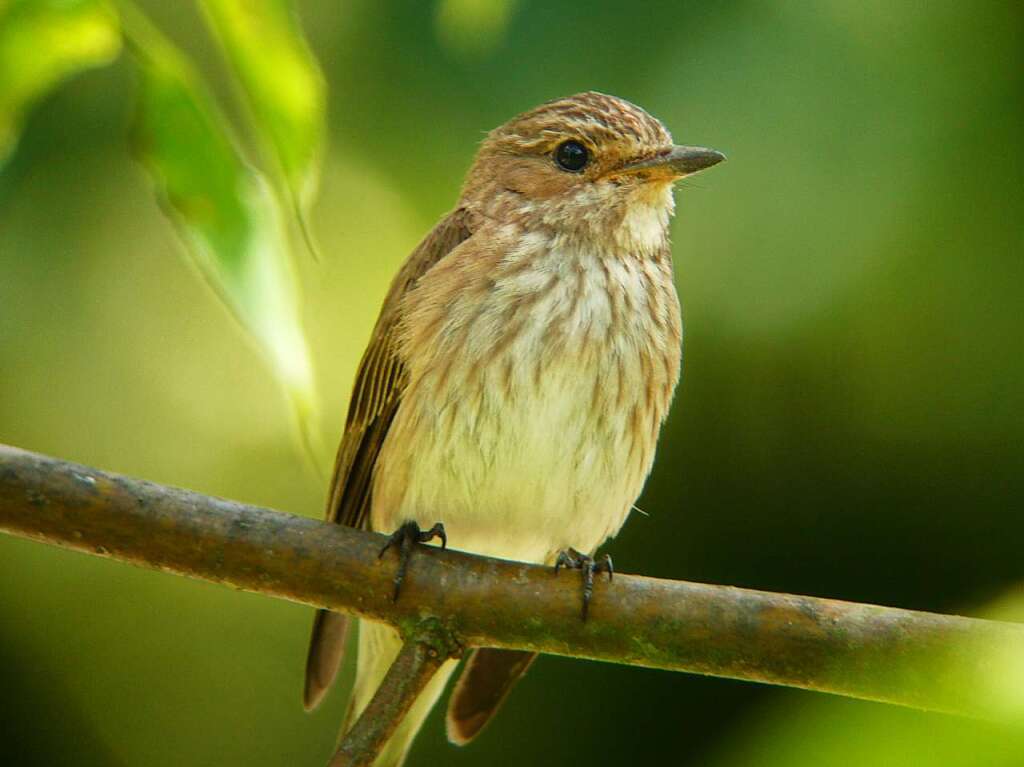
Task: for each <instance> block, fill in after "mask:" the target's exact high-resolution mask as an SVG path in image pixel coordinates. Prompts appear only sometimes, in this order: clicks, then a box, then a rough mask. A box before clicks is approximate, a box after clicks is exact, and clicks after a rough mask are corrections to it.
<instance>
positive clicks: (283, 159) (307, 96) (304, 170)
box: [200, 0, 325, 227]
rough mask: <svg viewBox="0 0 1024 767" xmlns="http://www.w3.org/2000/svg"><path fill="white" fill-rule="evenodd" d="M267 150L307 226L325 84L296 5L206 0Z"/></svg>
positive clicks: (265, 0)
mask: <svg viewBox="0 0 1024 767" xmlns="http://www.w3.org/2000/svg"><path fill="white" fill-rule="evenodd" d="M200 4H201V6H202V8H203V10H204V12H205V14H206V18H207V20H208V21H209V24H210V27H211V28H212V29H213V31H214V34H215V36H216V37H217V39H218V40H219V42H220V44H221V46H222V47H223V49H224V52H225V54H226V55H227V58H228V61H229V62H230V64H231V67H232V69H233V70H234V73H235V75H236V77H237V80H238V82H239V84H240V85H241V87H242V91H243V93H244V95H245V100H246V103H247V104H248V106H249V109H250V114H251V117H252V121H253V126H254V128H255V132H256V135H257V138H258V140H259V141H260V143H261V145H262V147H263V149H264V151H265V152H266V153H267V154H268V155H270V156H271V157H272V158H274V159H275V160H276V162H277V165H278V167H279V168H280V170H281V172H282V174H283V177H284V181H285V184H286V187H287V191H288V194H289V196H290V198H291V200H292V203H293V205H294V206H295V209H296V212H297V213H298V215H299V218H300V222H301V223H302V224H303V226H304V227H305V221H306V219H307V216H306V213H307V211H308V209H309V205H310V204H311V203H312V201H313V197H314V195H315V194H316V188H317V182H318V178H319V163H320V155H321V150H322V146H323V139H324V102H325V86H324V79H323V76H322V74H321V72H320V69H319V67H318V66H317V62H316V59H315V58H314V57H313V55H312V53H311V52H310V50H309V46H308V45H307V44H306V41H305V38H304V37H303V35H302V30H301V29H300V27H299V24H298V20H297V17H296V15H295V12H294V8H293V7H292V3H291V1H290V0H201V3H200Z"/></svg>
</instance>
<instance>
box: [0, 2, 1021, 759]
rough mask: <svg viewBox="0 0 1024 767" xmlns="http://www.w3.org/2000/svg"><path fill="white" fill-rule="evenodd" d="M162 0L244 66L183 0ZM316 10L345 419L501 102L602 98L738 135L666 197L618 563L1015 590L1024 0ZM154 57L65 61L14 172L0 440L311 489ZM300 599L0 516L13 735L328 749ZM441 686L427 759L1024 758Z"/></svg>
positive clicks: (192, 42) (568, 686)
mask: <svg viewBox="0 0 1024 767" xmlns="http://www.w3.org/2000/svg"><path fill="white" fill-rule="evenodd" d="M3 5H4V4H3V3H0V9H2V8H3ZM141 5H142V7H143V8H145V9H146V11H147V12H148V13H149V14H150V15H151V17H152V19H153V20H154V21H155V23H156V24H157V26H158V27H159V28H160V29H162V30H163V31H164V33H165V34H167V35H168V36H169V37H170V38H172V39H173V40H174V41H175V42H176V43H177V44H178V45H179V46H180V47H181V48H182V49H183V50H185V51H186V52H187V53H188V54H189V55H190V56H192V57H193V58H194V59H195V61H196V62H197V63H198V66H199V67H200V69H201V70H202V71H203V72H204V74H205V75H206V76H207V77H209V78H210V79H211V80H212V82H213V83H214V85H215V88H216V89H217V92H218V93H220V94H222V95H227V96H230V87H229V84H228V83H227V81H226V78H225V76H224V74H223V72H224V67H223V60H222V58H221V57H220V54H219V52H218V51H217V49H216V46H215V45H213V44H212V42H211V41H210V39H209V37H208V35H207V34H206V30H205V28H204V26H203V24H202V22H201V19H200V16H199V15H198V14H197V13H196V12H195V9H194V8H193V7H192V6H191V5H190V4H187V3H159V2H156V1H155V0H153V1H152V2H146V3H142V4H141ZM299 10H300V15H301V18H302V21H303V25H304V28H305V30H306V33H307V36H308V39H309V41H310V45H311V47H312V50H313V51H314V53H315V55H316V57H317V59H318V60H319V62H320V65H321V67H322V68H323V71H324V74H325V77H326V81H327V85H328V93H329V97H328V99H329V100H328V125H329V139H328V150H327V153H326V156H325V158H324V166H323V174H322V182H321V187H320V194H319V198H318V201H317V203H316V205H315V206H314V208H313V211H312V218H311V222H312V228H313V230H314V232H315V234H316V237H317V239H318V241H319V245H320V250H321V252H322V258H321V261H320V262H319V263H315V262H313V260H312V259H311V258H309V257H308V255H307V254H305V253H303V252H302V251H301V250H300V251H299V264H298V267H299V274H300V278H301V282H302V285H303V289H304V294H305V302H304V304H303V316H304V321H305V324H306V328H307V332H308V334H309V338H310V346H311V350H312V355H313V358H314V361H315V365H316V375H317V382H318V384H319V389H320V391H321V394H322V400H323V414H322V418H321V420H320V426H319V429H320V432H321V434H322V438H323V441H324V443H325V444H326V445H330V446H333V443H335V442H336V440H337V437H338V434H339V433H340V425H341V422H342V419H343V415H344V408H345V405H346V400H347V396H348V390H349V387H350V385H351V381H352V378H353V375H354V371H355V366H356V363H357V361H358V357H359V355H360V353H361V351H362V349H363V346H364V344H365V342H366V340H367V337H368V334H369V331H370V328H371V326H372V323H373V321H374V319H375V315H376V311H377V308H378V305H379V302H380V301H381V298H382V296H383V293H384V291H385V289H386V286H387V284H388V281H389V279H390V276H391V275H392V274H393V273H394V271H395V270H396V268H397V266H398V264H399V263H400V262H401V261H402V259H403V258H404V257H405V255H406V254H407V253H408V252H409V251H410V250H411V248H412V247H413V246H414V245H415V244H416V242H417V241H418V239H419V238H420V237H421V236H422V235H423V234H424V233H425V232H426V231H427V230H428V229H429V228H430V227H431V226H432V225H433V223H434V222H435V221H436V219H437V218H438V217H439V216H440V215H441V214H442V213H443V212H444V211H445V210H446V209H448V208H449V207H450V206H451V205H452V203H453V202H454V200H455V198H456V196H457V194H458V190H459V186H460V182H461V178H462V175H463V173H464V171H465V169H466V168H467V165H468V163H469V162H470V159H471V157H472V155H473V152H474V149H475V146H476V145H477V143H478V142H479V140H480V138H481V136H482V133H483V132H484V131H486V130H487V129H489V128H491V127H493V126H495V125H497V124H499V123H501V122H503V121H504V120H506V119H507V118H508V117H510V116H511V115H513V114H515V113H517V112H519V111H522V110H524V109H527V108H529V107H531V106H533V105H535V104H536V103H538V102H541V101H543V100H546V99H549V98H552V97H556V96H560V95H564V94H568V93H572V92H575V91H580V90H586V89H597V90H602V91H606V92H609V93H614V94H616V95H620V96H623V97H625V98H628V99H630V100H632V101H634V102H636V103H638V104H640V105H642V106H644V107H645V108H647V109H648V110H649V111H651V112H652V113H653V114H655V115H656V116H658V117H660V118H661V119H662V120H663V121H665V122H666V123H667V124H668V125H669V126H670V128H671V130H672V131H673V133H674V135H675V137H676V139H677V140H679V141H683V142H686V143H700V144H705V145H708V146H713V147H716V148H719V149H722V150H723V151H725V152H726V153H727V154H728V155H729V158H730V160H729V162H728V163H727V164H725V165H724V166H721V167H718V168H715V169H714V170H713V171H712V172H709V173H707V174H705V175H701V176H700V177H698V178H696V179H694V180H692V181H690V182H687V183H684V184H682V185H681V187H680V189H679V191H678V195H677V201H678V215H677V218H676V221H675V223H674V225H673V238H674V242H675V255H676V263H677V284H678V288H679V292H680V294H681V297H682V300H683V304H684V312H685V321H686V328H687V335H686V350H685V365H684V376H683V383H682V386H681V389H680V391H679V394H678V397H677V399H676V403H675V406H674V409H673V412H672V416H671V419H670V420H669V423H668V426H667V428H666V430H665V433H664V436H663V439H662V443H661V448H660V452H659V455H658V460H657V464H656V466H655V470H654V474H653V476H652V477H651V479H650V481H649V483H648V486H647V489H646V491H645V493H644V496H643V498H642V499H641V500H640V502H639V506H640V507H641V508H642V509H644V510H645V511H646V512H648V514H649V516H642V515H638V514H634V515H633V517H632V519H631V520H630V522H629V523H628V524H627V526H626V528H625V530H624V531H623V533H622V534H621V535H620V536H619V537H618V538H617V539H616V540H615V541H613V542H612V543H611V544H610V545H609V546H608V547H607V550H608V551H610V552H611V553H613V555H614V557H615V562H616V566H617V568H618V569H620V570H622V571H627V572H640V573H646V574H651V575H656V576H663V577H671V578H686V579H694V580H701V581H708V582H716V583H725V584H733V585H740V586H750V587H756V588H764V589H773V590H784V591H790V592H797V593H806V594H815V595H822V596H830V597H837V598H843V599H850V600H858V601H871V602H878V603H883V604H890V605H898V606H903V607H910V608H920V609H928V610H938V611H950V612H952V611H958V612H967V613H973V614H980V613H988V614H991V613H992V611H993V610H995V611H997V612H998V614H1001V615H1005V616H1010V617H1013V616H1017V617H1021V616H1024V610H1022V609H1021V608H1020V604H1021V589H1020V584H1021V583H1022V581H1024V559H1022V541H1024V515H1022V514H1021V507H1022V503H1024V354H1022V346H1024V342H1022V332H1024V302H1022V292H1024V184H1022V178H1024V45H1022V44H1021V37H1020V31H1021V29H1022V28H1024V6H1021V5H1020V4H1019V3H1014V2H1002V3H1000V2H979V3H957V2H945V1H939V2H933V3H916V2H877V1H872V2H853V1H852V0H828V1H827V2H820V3H803V2H769V0H734V1H732V2H718V3H702V2H678V1H675V2H665V3H645V4H626V3H620V2H611V1H601V2H593V3H588V4H586V5H581V4H579V3H574V2H569V1H568V0H548V1H546V2H536V1H534V0H519V1H518V2H515V1H514V0H444V1H443V2H440V3H438V2H371V1H370V0H350V1H349V2H344V3H338V2H321V1H319V0H318V1H314V0H305V1H304V2H300V3H299ZM0 23H2V22H0ZM134 86H135V82H134V78H133V75H132V71H131V67H130V66H129V64H128V63H127V62H126V61H125V60H124V57H121V58H120V59H118V60H117V61H115V62H114V63H113V64H111V65H110V66H105V67H101V68H96V69H92V70H90V71H87V72H84V73H82V74H80V75H77V76H75V77H74V78H72V79H69V80H68V81H66V82H64V83H63V84H62V85H61V86H60V87H59V88H57V89H56V90H55V91H54V92H52V93H51V94H50V95H48V96H47V97H46V98H45V99H44V100H43V101H42V102H41V103H40V104H39V105H38V106H37V107H36V108H35V109H34V110H33V111H32V113H31V114H30V115H29V117H28V120H27V123H26V124H25V129H24V135H23V136H22V138H21V141H20V145H19V146H18V148H17V151H16V152H15V153H14V154H13V155H12V156H11V158H10V159H9V160H8V162H7V164H6V167H4V168H3V170H2V172H0V441H2V442H5V443H8V444H12V445H17V446H20V447H24V448H27V449H31V450H36V451H41V452H44V453H49V454H52V455H56V456H61V457H64V458H68V459H72V460H76V461H81V462H84V463H87V464H91V465H96V466H99V467H102V468H105V469H109V470H114V471H118V472H122V473H127V474H132V475H137V476H141V477H146V478H149V479H153V480H156V481H160V482H165V483H171V484H175V485H180V486H184V487H188V488H193V489H196V490H200V491H203V492H207V493H212V494H217V495H222V496H227V497H231V498H237V499H241V500H244V501H249V502H253V503H258V504H264V505H268V506H272V507H275V508H279V509H283V510H287V511H291V512H295V513H300V514H306V515H310V516H319V515H320V513H321V506H322V496H323V494H324V485H323V482H322V479H321V478H319V477H318V476H317V474H316V473H315V472H313V471H311V470H310V468H309V467H308V465H307V464H306V463H304V461H303V459H302V457H301V453H300V451H299V450H298V449H297V448H296V447H295V441H294V439H293V429H292V423H291V420H290V416H289V411H288V407H287V405H286V402H285V400H284V398H283V397H282V394H281V390H280V388H279V386H278V385H277V383H276V382H275V380H274V378H273V376H272V375H271V373H270V372H269V369H268V367H267V365H266V364H265V362H264V360H263V359H262V358H261V357H260V356H259V354H258V353H257V352H256V351H255V349H254V347H253V345H252V344H251V343H249V341H248V340H247V339H246V338H245V337H244V335H243V333H242V332H241V330H240V329H239V327H238V325H237V323H235V322H234V321H233V320H232V318H231V317H230V316H229V314H228V313H227V312H226V311H225V309H224V306H223V305H222V304H221V303H220V302H219V301H218V300H217V297H216V296H215V294H214V293H213V291H211V290H210V289H209V288H208V287H207V285H205V284H204V283H203V281H202V280H201V279H199V277H198V276H197V274H196V272H195V270H194V269H193V268H192V267H190V266H189V265H188V264H187V263H186V261H185V260H184V259H183V258H182V257H181V245H180V242H179V240H178V238H177V237H176V235H175V232H174V229H173V227H172V226H171V225H170V224H169V223H168V221H167V219H166V218H165V217H164V216H163V214H162V213H161V211H160V209H159V207H158V205H157V204H156V202H155V199H154V195H153V193H152V189H151V185H150V184H149V182H148V181H147V179H146V177H145V175H144V173H143V172H142V171H141V170H140V168H139V166H138V165H137V164H136V163H135V162H134V161H133V160H132V159H131V157H130V155H129V153H128V151H127V139H126V134H127V126H128V123H129V121H130V114H131V111H132V101H133V96H132V94H133V88H134ZM329 450H330V448H328V452H329ZM320 457H321V460H322V461H323V462H324V463H327V462H329V460H330V456H329V455H328V454H327V452H325V453H324V454H322V455H321V456H320ZM311 617H312V610H310V609H305V608H302V607H299V606H296V605H292V604H287V603H284V602H279V601H275V600H271V599H267V598H262V597H259V596H254V595H249V594H241V593H234V592H231V591H229V590H227V589H223V588H219V587H215V586H212V585H207V584H203V583H197V582H190V581H186V580H184V579H180V578H174V577H170V576H166V575H161V574H157V573H151V572H145V571H142V570H138V569H134V568H131V567H128V566H125V565H120V564H117V563H112V562H109V561H103V560H99V559H96V558H90V557H85V556H81V555H77V554H73V553H68V552H64V551H60V550H57V549H55V548H50V547H45V546H42V545H38V544H33V543H28V542H25V541H20V540H14V539H11V538H0V722H2V724H0V732H4V731H6V733H7V734H6V735H5V736H4V737H3V741H2V742H3V744H4V745H3V746H2V753H3V754H4V756H3V760H2V761H4V762H5V763H9V764H20V765H36V764H39V765H43V764H45V765H57V764H59V765H74V766H75V767H77V766H78V765H97V766H103V767H113V766H115V765H146V766H147V767H149V766H152V767H158V766H161V765H168V766H170V765H182V764H195V765H207V764H209V765H213V764H217V765H235V764H245V765H249V766H250V767H256V766H257V765H283V764H289V765H316V764H322V763H324V761H325V760H326V756H327V754H328V753H329V751H330V749H331V747H332V745H333V743H334V737H335V730H336V726H337V724H338V721H339V719H340V717H341V714H342V711H343V709H344V705H345V691H344V690H340V691H338V692H337V693H335V694H334V695H333V696H332V697H331V699H330V700H329V701H328V703H327V705H325V706H324V707H323V708H322V709H321V710H320V711H318V712H317V713H316V714H314V715H307V714H305V713H304V712H303V711H302V707H301V705H300V688H301V675H302V665H303V660H304V655H305V649H306V642H307V636H308V628H309V623H310V620H311ZM345 684H347V679H346V680H345ZM343 686H344V684H343ZM441 713H442V712H441V711H438V712H435V714H434V716H433V717H432V718H431V720H430V721H429V722H428V723H427V725H426V727H425V729H424V731H423V732H422V734H421V736H420V738H419V739H418V741H417V743H416V746H415V749H414V752H413V755H412V758H411V759H410V764H411V765H483V764H486V765H521V764H537V765H548V764H551V765H554V764H576V763H579V764H594V765H598V764H599V765H605V764H607V765H622V764H664V765H713V766H721V767H727V766H729V767H732V766H735V765H744V766H746V765H751V766H753V765H846V764H879V765H889V764H907V765H918V764H920V765H1014V764H1021V763H1024V736H1022V735H1021V734H1020V732H1019V731H1015V730H1014V729H1012V728H1004V727H997V726H994V725H986V724H981V723H976V722H968V721H963V720H958V719H954V718H951V717H944V716H938V715H928V714H923V713H917V712H912V711H904V710H897V709H894V708H890V707H886V706H880V705H875V704H870V703H861V702H854V701H848V700H842V699H838V698H832V697H828V696H822V695H812V694H809V693H799V692H794V691H786V690H781V689H772V688H767V687H759V686H755V685H750V684H742V683H737V682H730V681H723V680H717V679H702V678H697V677H689V676H684V675H679V674H669V673H658V672H653V671H644V670H638V669H632V668H623V667H615V666H606V665H601V664H593V663H585V662H574V661H571V660H567V659H558V658H543V659H541V661H540V662H539V663H538V664H537V665H536V666H535V667H534V669H533V670H532V671H531V673H530V674H529V675H528V676H527V678H526V679H525V680H524V681H523V683H522V684H521V685H520V686H519V688H518V689H517V691H516V694H515V695H514V696H513V697H512V698H511V699H510V700H509V702H508V704H507V706H506V707H505V709H504V710H503V712H502V713H501V715H500V716H499V717H498V719H497V720H496V721H495V722H494V723H493V725H492V726H491V727H490V728H489V729H488V730H487V731H486V733H485V734H484V735H483V736H482V737H481V738H480V739H479V740H478V741H477V742H476V743H474V744H473V745H472V746H470V747H469V748H466V749H461V750H460V749H455V748H454V747H451V746H449V745H448V744H447V743H446V742H445V739H444V733H443V720H442V717H441Z"/></svg>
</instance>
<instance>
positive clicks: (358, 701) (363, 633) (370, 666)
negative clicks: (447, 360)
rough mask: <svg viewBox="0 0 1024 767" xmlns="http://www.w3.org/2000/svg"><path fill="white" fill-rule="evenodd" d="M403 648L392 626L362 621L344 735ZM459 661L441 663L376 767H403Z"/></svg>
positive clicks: (374, 765) (385, 748)
mask: <svg viewBox="0 0 1024 767" xmlns="http://www.w3.org/2000/svg"><path fill="white" fill-rule="evenodd" d="M401 647H402V639H401V637H400V636H399V635H398V632H397V631H395V630H394V629H393V628H391V627H390V626H386V625H384V624H383V623H374V622H372V621H365V620H361V621H359V655H358V657H357V659H356V681H355V686H354V687H353V688H352V698H351V700H350V702H349V704H348V712H347V713H346V714H345V724H344V726H343V727H342V730H341V732H342V735H344V734H345V732H347V731H348V728H349V727H351V726H352V724H353V723H354V722H355V721H356V719H358V718H359V714H361V713H362V711H363V709H364V708H366V706H367V705H368V704H369V702H370V699H371V698H372V697H373V694H374V693H375V692H376V691H377V688H378V687H379V686H380V683H381V681H383V679H384V675H385V674H386V673H387V671H388V668H390V666H391V663H392V662H393V661H394V660H395V657H396V656H397V655H398V651H399V650H400V649H401ZM457 663H458V662H457V661H454V660H449V661H446V662H445V663H444V665H442V666H441V668H440V670H439V671H438V672H437V674H436V675H435V676H434V678H433V679H431V680H430V682H429V683H428V684H427V686H426V688H425V689H424V690H423V692H422V693H420V696H419V697H418V698H417V699H416V702H415V703H413V704H412V708H411V709H410V710H409V713H408V714H407V715H406V716H405V718H404V719H403V720H402V722H401V724H399V725H398V729H397V730H395V733H394V735H392V736H391V739H390V740H389V741H388V743H387V745H386V746H385V747H384V748H383V750H382V751H381V753H380V755H379V756H378V757H377V760H376V761H375V762H374V763H373V767H400V766H401V764H402V763H403V762H404V761H405V755H406V754H407V753H408V752H409V747H410V746H411V745H412V741H413V738H415V737H416V733H417V732H419V730H420V727H421V726H422V725H423V720H424V719H426V718H427V714H429V713H430V709H432V708H433V707H434V704H435V703H436V702H437V699H438V698H439V697H441V693H442V692H443V691H444V686H445V683H446V682H447V681H448V678H449V677H450V676H451V675H452V672H453V671H454V670H455V667H456V665H457Z"/></svg>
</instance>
